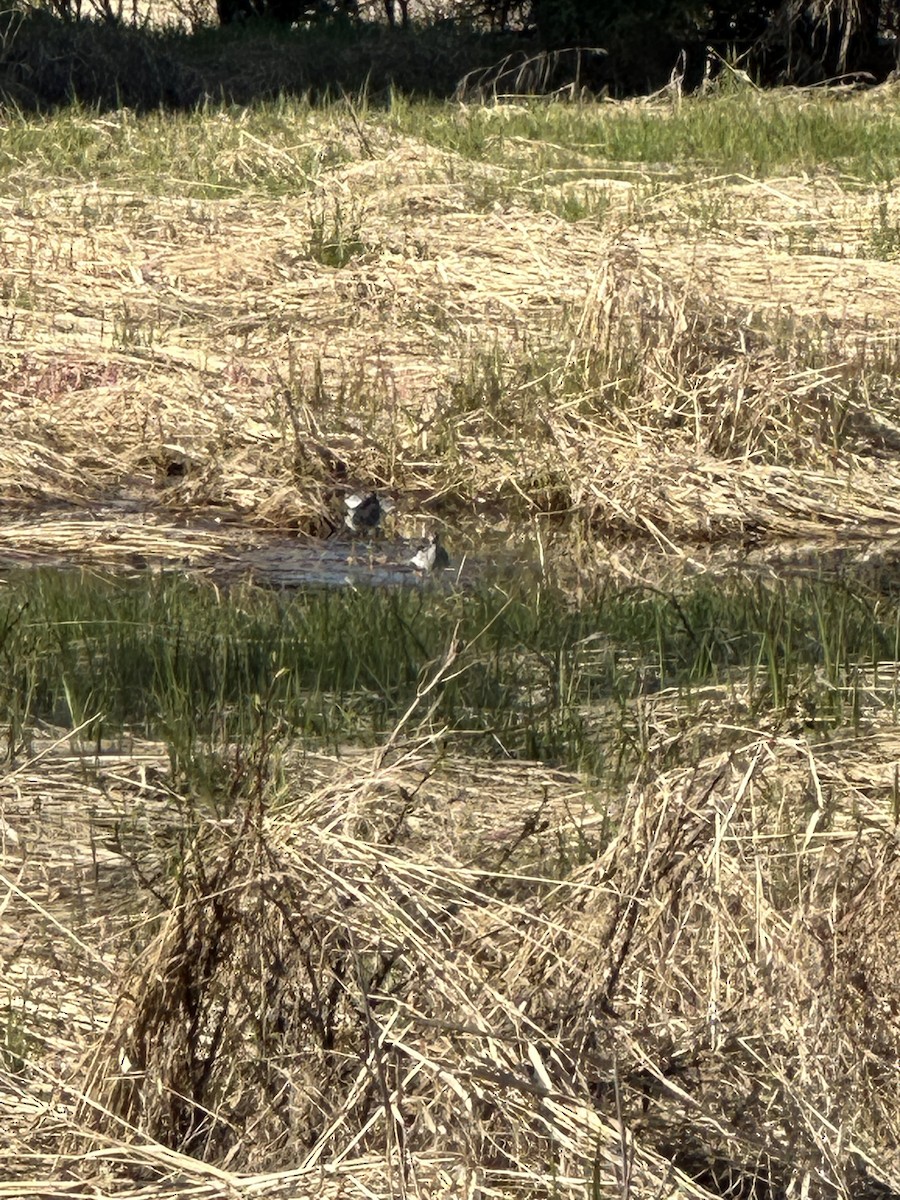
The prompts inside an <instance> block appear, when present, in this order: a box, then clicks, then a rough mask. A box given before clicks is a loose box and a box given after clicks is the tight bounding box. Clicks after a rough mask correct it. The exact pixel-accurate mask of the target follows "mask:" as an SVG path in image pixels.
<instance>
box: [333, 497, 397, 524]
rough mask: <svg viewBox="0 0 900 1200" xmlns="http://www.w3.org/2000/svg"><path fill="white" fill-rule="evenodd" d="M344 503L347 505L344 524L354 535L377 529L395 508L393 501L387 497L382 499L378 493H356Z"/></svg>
mask: <svg viewBox="0 0 900 1200" xmlns="http://www.w3.org/2000/svg"><path fill="white" fill-rule="evenodd" d="M344 503H345V504H346V505H347V512H346V515H345V516H344V523H345V524H346V525H347V528H348V529H351V530H352V531H353V532H354V533H362V532H364V531H365V530H373V529H377V528H378V526H379V525H380V524H381V518H382V517H383V516H385V515H386V514H387V513H389V512H392V511H393V508H394V502H393V500H391V499H390V498H389V497H387V496H385V497H384V498H383V499H380V498H379V496H378V493H377V492H354V494H353V495H352V496H348V497H347V499H346V500H345V501H344Z"/></svg>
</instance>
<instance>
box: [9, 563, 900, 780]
mask: <svg viewBox="0 0 900 1200" xmlns="http://www.w3.org/2000/svg"><path fill="white" fill-rule="evenodd" d="M451 644H455V645H457V646H458V647H459V651H458V657H457V659H456V660H455V662H454V663H453V668H452V670H450V671H448V672H447V673H446V676H445V677H444V678H443V679H442V680H441V681H440V682H439V684H438V685H437V686H436V687H434V688H433V689H432V690H431V691H429V692H428V694H427V695H424V694H421V693H422V692H423V691H424V686H425V685H426V684H427V683H428V681H429V680H430V679H431V678H432V677H433V675H434V672H435V671H436V670H437V668H438V665H439V664H440V663H441V661H442V660H443V659H444V656H445V655H446V653H447V651H448V648H449V647H450V646H451ZM898 648H900V609H898V607H897V605H896V604H895V603H894V602H893V601H888V600H885V599H884V598H883V597H880V596H878V595H875V594H869V593H867V592H865V591H864V590H863V589H862V588H852V587H850V586H846V585H844V584H842V583H834V582H831V583H826V582H822V583H795V584H790V583H781V584H777V585H768V584H766V585H762V584H753V583H748V582H746V581H740V580H737V579H735V580H731V581H725V582H723V581H718V582H716V583H712V582H707V581H703V580H700V581H698V582H695V583H693V584H690V585H686V586H685V587H684V588H683V589H682V590H681V591H680V593H679V594H678V595H675V594H672V595H666V594H663V593H662V592H658V591H654V590H651V589H643V588H629V589H624V590H623V589H618V588H615V587H607V588H606V589H603V590H601V591H599V592H598V593H597V594H596V595H595V596H594V597H593V598H592V599H590V600H588V601H586V602H585V603H583V604H582V605H581V606H579V607H573V605H572V604H571V602H570V600H569V599H568V598H567V597H566V596H565V595H563V594H562V593H560V592H558V591H555V590H553V589H550V588H548V587H546V586H540V585H535V586H529V585H528V583H527V581H525V580H523V581H522V582H521V584H520V586H519V588H518V590H515V589H514V590H509V589H504V588H501V587H499V586H496V587H487V586H486V587H484V588H482V589H481V590H477V591H469V592H445V591H442V590H439V589H421V590H420V589H394V590H374V589H373V590H365V591H353V590H328V589H318V590H307V591H300V592H295V593H275V592H265V591H261V590H258V589H256V588H253V587H251V586H245V587H240V588H236V589H234V590H232V591H230V592H220V591H218V590H216V589H214V588H212V587H210V586H206V585H203V584H198V583H193V582H190V581H187V580H184V579H183V578H181V577H178V576H167V575H157V576H153V577H151V578H148V579H143V580H123V579H116V578H106V577H101V576H97V575H94V574H77V573H74V572H73V573H60V572H53V571H37V572H23V573H18V574H14V575H11V576H9V577H7V581H6V587H5V588H4V590H3V592H2V595H0V655H2V662H3V671H2V674H0V717H2V720H3V721H4V722H5V723H6V724H7V725H8V728H9V738H10V742H9V750H10V753H15V752H16V751H17V750H18V749H19V747H20V746H21V744H22V739H23V738H24V737H26V736H27V734H26V730H27V729H28V727H29V726H31V725H32V724H33V723H34V722H35V721H37V720H42V721H46V722H49V723H51V724H54V725H56V726H62V727H63V728H66V729H71V728H75V727H80V728H81V735H80V736H81V737H83V738H93V739H97V740H99V739H101V738H110V737H115V736H117V735H118V734H120V733H121V732H122V731H125V730H127V731H130V732H132V733H136V734H139V735H143V736H147V737H152V738H161V739H163V740H165V741H166V742H167V743H168V745H169V748H170V753H171V756H172V759H173V765H174V766H175V767H177V768H182V767H186V766H188V765H189V764H191V763H192V762H194V761H195V760H196V759H197V758H198V757H200V758H202V757H203V756H208V755H210V754H212V753H213V752H214V751H215V750H216V748H219V747H221V746H223V745H225V744H241V743H250V742H254V741H255V740H256V739H258V737H259V734H260V730H261V729H265V730H266V731H268V733H274V734H277V735H278V736H279V737H280V736H291V737H297V738H300V739H301V741H303V743H304V744H306V745H308V746H310V747H315V748H331V749H339V748H340V747H341V746H342V745H345V744H347V743H349V742H355V743H357V744H359V743H362V744H377V743H379V742H380V741H382V740H383V738H384V737H385V736H386V735H387V734H388V733H389V731H390V730H392V729H393V728H394V727H395V725H396V724H397V722H398V721H399V720H400V718H401V717H402V716H403V714H404V713H406V712H407V711H408V710H409V709H410V708H411V707H412V709H413V714H414V720H413V721H412V722H411V724H410V725H408V726H407V728H408V729H414V728H418V729H419V730H420V731H421V730H423V729H427V730H428V732H434V731H436V730H441V731H443V733H444V734H445V736H447V737H448V738H452V739H458V740H459V741H460V743H461V744H465V745H468V746H470V747H472V748H473V749H474V750H477V751H478V752H480V753H497V754H501V755H504V756H513V757H520V756H521V757H526V758H539V759H544V760H546V761H550V762H553V763H560V764H567V765H571V766H574V767H576V768H579V769H583V770H586V771H588V772H589V773H591V774H594V775H597V776H601V775H608V774H609V773H610V772H619V771H621V770H624V769H625V768H626V767H627V768H628V769H629V770H630V769H633V766H634V761H635V758H636V757H639V756H640V753H641V739H640V730H639V726H640V722H639V720H638V719H637V717H636V714H635V708H636V705H635V703H634V701H635V699H636V698H637V697H638V696H640V695H642V694H646V693H651V692H657V691H659V690H661V689H673V693H672V694H674V695H675V696H676V697H677V698H678V702H679V703H680V704H683V705H685V706H686V708H687V709H688V710H690V706H691V704H692V703H693V700H694V698H695V697H696V696H697V695H699V693H700V689H708V688H710V687H715V688H719V689H721V703H722V707H723V715H724V713H725V711H726V710H727V708H728V705H729V703H736V702H737V701H736V697H737V696H738V693H739V694H740V700H739V704H740V711H741V714H742V717H743V719H744V721H745V722H746V721H750V720H753V719H754V718H756V717H760V716H761V715H762V714H768V715H771V714H772V713H774V714H775V715H776V717H782V718H789V719H797V718H798V717H799V718H801V719H803V720H805V721H806V722H807V723H808V724H815V725H823V726H825V727H833V726H835V725H841V724H844V723H846V722H847V721H848V720H849V721H853V720H855V719H856V715H857V714H858V708H859V706H858V697H856V696H855V694H854V688H856V687H857V685H856V684H854V682H853V680H854V678H855V677H856V676H858V675H859V673H860V672H861V671H863V670H865V669H867V668H869V667H870V666H871V665H872V664H874V663H878V662H882V661H885V660H890V661H894V660H896V659H897V657H898ZM859 686H861V685H859ZM417 696H419V697H420V703H419V705H418V708H416V700H417ZM890 703H892V704H894V703H895V699H894V700H891V701H890ZM423 722H424V724H423Z"/></svg>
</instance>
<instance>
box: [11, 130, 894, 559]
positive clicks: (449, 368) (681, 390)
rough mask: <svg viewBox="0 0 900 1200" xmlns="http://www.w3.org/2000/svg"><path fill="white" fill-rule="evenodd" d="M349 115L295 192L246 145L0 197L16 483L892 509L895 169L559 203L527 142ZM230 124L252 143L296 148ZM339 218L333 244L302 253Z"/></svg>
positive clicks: (865, 532) (77, 493) (137, 495)
mask: <svg viewBox="0 0 900 1200" xmlns="http://www.w3.org/2000/svg"><path fill="white" fill-rule="evenodd" d="M367 120H368V125H367V126H366V133H365V141H364V143H363V142H361V141H360V135H359V133H358V132H357V130H356V128H355V127H354V125H353V123H352V122H350V121H349V120H347V121H346V130H345V133H346V138H345V141H346V145H345V146H344V149H343V151H342V153H341V154H339V155H336V156H334V158H333V159H332V162H333V165H332V166H330V167H326V165H325V163H326V161H327V160H326V159H324V158H323V159H320V160H319V161H318V165H317V174H316V176H315V178H314V179H311V180H310V181H309V182H308V183H307V184H305V185H304V188H305V191H304V194H303V195H301V196H296V195H295V196H290V195H287V196H284V197H282V198H280V199H278V200H277V201H276V200H273V199H271V198H270V197H265V196H263V195H261V194H259V193H258V192H255V191H254V187H253V184H252V181H251V182H249V183H248V182H247V180H249V179H250V176H247V174H246V171H244V172H243V178H244V183H243V184H242V186H243V187H245V188H246V191H245V194H243V195H242V196H241V197H240V198H234V197H232V198H223V199H219V200H210V199H180V198H178V197H176V196H174V195H170V194H163V195H148V194H146V193H142V192H141V191H140V190H136V189H134V188H130V189H129V188H122V187H118V188H115V189H113V188H109V189H100V188H97V187H96V186H95V185H74V186H57V187H55V188H43V189H40V188H39V189H37V190H35V191H33V192H32V194H31V195H30V196H29V199H28V203H27V205H23V204H22V203H21V202H20V201H19V200H15V201H14V200H12V199H7V200H6V201H4V202H3V203H2V207H3V210H4V247H5V255H6V264H7V274H6V278H7V284H6V285H5V286H6V315H5V320H6V325H5V328H6V338H5V340H4V342H3V344H2V345H0V373H2V378H3V389H4V395H5V397H6V403H5V405H4V414H3V415H4V431H3V435H2V438H0V495H2V496H3V498H4V500H5V502H6V504H7V506H9V507H12V508H13V509H16V508H21V507H28V508H34V507H38V508H45V509H46V508H50V507H54V506H59V505H65V504H77V505H83V504H85V503H91V504H94V503H96V502H97V501H99V500H115V501H117V502H129V501H130V502H133V503H135V504H138V505H142V506H144V507H146V506H154V507H157V506H159V507H162V508H164V509H167V510H169V511H172V510H180V511H181V512H188V513H189V512H191V511H195V512H196V511H199V510H208V509H209V508H215V509H216V511H217V512H218V513H219V514H220V515H225V516H226V517H227V516H228V515H229V514H232V515H236V516H237V515H239V516H240V517H241V518H242V519H245V520H248V521H251V522H255V523H257V524H258V525H259V526H260V527H263V528H264V527H267V526H268V527H270V528H271V527H272V526H281V527H283V528H298V529H301V530H305V531H307V532H311V533H316V532H319V531H321V529H322V514H323V511H324V510H327V509H328V506H329V505H330V503H331V499H330V497H332V496H333V495H334V493H335V489H337V491H338V492H340V491H341V490H342V489H345V488H352V487H355V486H360V485H362V484H373V485H379V486H383V487H388V488H391V489H393V490H394V491H396V492H397V493H398V494H399V495H400V496H401V498H402V497H403V496H404V495H406V496H409V497H410V498H411V504H410V505H409V506H407V507H408V508H411V509H412V510H413V512H411V513H410V516H411V518H413V519H411V520H410V521H409V522H408V524H409V530H407V529H406V527H405V526H404V532H411V531H412V530H413V527H414V524H415V521H414V513H415V512H416V511H417V507H418V505H419V504H420V502H421V498H422V497H427V496H428V495H429V493H432V494H434V495H436V496H437V497H439V498H440V500H439V502H438V503H439V506H443V507H444V508H445V510H446V512H447V513H448V514H450V513H453V512H457V513H458V512H461V511H463V510H468V511H469V512H473V511H475V510H476V509H477V507H478V506H479V505H480V506H482V507H483V508H484V510H485V511H488V512H491V513H495V512H496V511H497V510H498V508H499V509H504V510H506V511H508V512H510V513H515V512H523V511H524V512H528V511H543V510H548V509H552V510H554V511H557V512H569V513H574V514H578V515H580V516H582V517H584V518H586V519H587V520H588V521H589V522H590V523H591V525H592V526H593V529H594V531H595V533H596V534H599V535H606V536H615V537H621V536H622V535H625V536H628V537H635V536H638V537H644V536H646V535H647V533H648V532H650V533H651V534H652V530H653V527H656V528H659V529H661V530H663V531H664V532H665V535H666V536H667V537H674V538H675V539H676V540H677V539H678V538H679V537H686V538H689V539H707V538H709V539H723V538H724V539H734V538H741V537H744V536H745V535H746V534H747V533H748V532H750V533H751V534H753V535H754V536H757V535H762V536H768V535H771V536H778V537H782V536H785V535H788V536H791V535H794V534H802V535H803V536H806V535H807V534H809V533H813V532H818V533H822V532H828V533H832V532H834V531H835V530H837V531H839V532H840V533H841V534H844V533H852V532H855V533H858V534H861V535H862V536H865V537H879V536H882V535H883V534H886V533H892V532H893V531H894V530H895V529H896V511H895V508H896V506H895V504H894V500H893V497H894V495H895V494H896V493H897V491H898V487H897V485H898V482H900V481H898V479H897V477H896V472H895V471H894V469H893V466H892V465H891V464H892V458H891V457H889V456H886V455H885V454H884V449H885V448H886V447H889V446H893V445H894V444H895V443H896V442H897V438H898V435H897V432H896V431H897V428H898V427H900V413H895V412H894V411H893V403H892V401H891V398H890V392H889V386H888V385H889V378H890V376H891V373H892V372H893V370H894V366H893V365H892V364H893V362H894V355H895V353H896V344H895V334H894V330H895V328H896V325H897V319H898V316H900V311H898V304H900V301H898V299H897V297H898V295H900V289H898V288H897V287H896V278H895V276H896V269H895V264H894V263H893V262H892V261H877V260H875V259H873V258H872V257H870V254H871V247H872V240H871V239H872V236H874V233H875V232H877V229H878V228H879V225H878V222H879V221H880V222H881V228H883V229H884V228H886V229H887V230H888V231H889V230H890V228H891V227H892V226H891V221H892V220H893V219H894V218H893V217H892V215H891V212H892V210H891V208H890V205H891V204H892V203H893V202H892V201H891V200H890V198H888V199H887V200H885V199H884V197H883V196H880V194H879V193H878V192H877V191H876V190H869V191H865V190H863V189H859V188H855V189H851V188H849V187H845V186H842V184H841V181H839V180H838V179H836V178H825V179H815V180H811V181H809V180H806V181H804V180H799V179H784V180H777V181H767V182H757V181H747V180H745V179H735V180H727V181H726V180H722V179H717V180H709V181H700V182H697V181H694V182H693V183H691V184H690V185H687V184H684V183H679V182H677V181H676V182H669V183H667V184H666V185H665V186H664V187H663V186H660V185H658V184H657V183H655V182H654V181H653V180H652V175H651V176H650V177H649V182H648V177H647V172H646V170H644V172H643V175H644V178H643V180H640V179H639V180H637V181H635V182H634V183H633V184H625V185H622V184H621V183H619V184H617V185H616V186H617V189H621V188H622V187H623V186H624V188H625V193H626V195H627V197H628V199H627V202H624V203H620V202H615V203H611V204H610V205H609V206H607V207H606V208H604V209H603V210H602V211H598V213H597V215H596V216H595V217H594V218H591V219H587V220H584V221H581V222H576V223H572V222H570V221H566V220H563V219H562V218H561V217H560V216H557V215H555V214H554V213H553V212H551V211H547V210H546V209H544V210H543V211H542V210H541V201H540V199H537V200H536V197H540V195H543V194H545V193H543V192H542V191H541V190H540V189H543V188H544V187H545V186H546V181H545V179H544V177H543V176H542V175H541V174H540V172H538V174H536V175H535V177H534V180H532V183H531V185H528V184H527V183H526V182H523V180H522V177H521V174H519V175H516V176H513V175H512V173H511V169H510V167H509V165H508V164H507V162H506V161H504V163H503V164H501V165H498V164H496V163H491V162H488V161H481V162H472V161H469V160H464V159H462V158H461V157H460V156H458V155H455V154H453V153H451V152H450V151H446V150H437V149H435V148H433V147H429V146H427V145H426V144H425V143H423V142H422V141H421V140H420V139H415V138H409V137H405V136H401V135H400V134H398V133H396V132H391V131H390V129H389V127H387V126H384V125H380V124H379V123H378V120H377V119H374V118H372V117H368V118H367ZM328 122H329V123H328V139H330V141H329V143H328V144H329V145H330V144H331V141H333V140H334V138H335V137H337V136H338V134H339V132H340V130H339V128H338V126H337V125H335V120H334V117H333V116H331V117H329V118H328ZM103 124H104V123H103V122H98V123H97V125H98V128H97V130H96V134H97V136H98V137H102V136H104V131H103V128H101V126H102V125H103ZM106 124H108V122H106ZM308 125H309V127H304V129H303V130H302V132H301V136H300V137H299V139H298V144H297V146H296V148H295V150H294V151H293V153H294V155H295V158H296V160H297V161H298V162H299V160H300V159H301V158H303V159H304V161H305V156H306V157H308V155H309V153H310V152H311V146H312V145H313V143H314V142H315V132H314V130H313V129H312V127H311V123H309V122H308ZM244 140H245V142H246V149H247V152H248V153H251V152H252V153H253V154H256V155H259V156H261V157H260V163H261V164H264V163H265V162H266V161H267V160H268V159H270V158H273V156H274V159H275V160H277V162H275V163H274V165H275V166H278V164H279V163H281V162H282V160H283V159H284V158H285V156H287V157H288V158H290V156H291V151H288V150H286V149H283V148H281V147H280V146H275V145H273V146H270V147H268V148H267V147H266V146H265V145H264V144H260V143H259V139H250V138H249V132H248V134H247V137H246V138H245V139H244ZM326 140H327V139H326ZM354 146H355V152H356V154H357V157H356V159H355V160H353V159H351V160H348V157H347V156H348V155H350V154H352V153H353V150H354ZM234 152H236V151H233V150H231V149H227V150H226V149H223V151H222V153H226V155H227V154H230V153H234ZM523 152H524V153H525V154H526V156H527V154H528V152H529V151H528V149H527V148H525V149H524V151H523ZM329 153H332V152H331V151H330V152H329ZM537 161H538V160H536V164H537ZM220 168H221V170H222V171H226V170H233V169H234V163H232V164H231V168H228V164H227V163H223V164H220ZM278 169H279V170H281V169H282V168H281V167H278ZM584 169H585V170H587V169H588V165H587V164H586V165H585V167H584ZM595 169H600V170H601V172H602V167H600V168H595ZM239 174H241V173H240V172H239ZM529 187H531V189H532V192H531V195H530V196H529ZM517 195H519V196H521V197H522V198H523V199H526V200H529V201H530V202H529V203H527V204H523V203H521V202H519V201H518V200H517V199H516V196H517ZM479 196H480V197H481V199H480V200H478V197H479ZM546 196H547V198H548V200H550V198H551V197H552V187H551V190H550V191H549V192H546ZM491 197H493V199H491ZM473 200H474V201H475V207H473ZM550 202H551V206H552V200H550ZM885 205H887V206H888V207H887V208H886V207H885ZM804 229H805V230H806V234H803V232H802V231H803V230H804ZM712 231H714V234H715V236H711V232H712ZM801 234H802V237H801ZM807 234H808V235H809V237H807ZM795 236H796V238H798V239H800V240H799V241H794V242H791V240H790V239H791V238H794V237H795ZM804 238H805V239H806V240H805V241H804V240H803V239H804ZM786 239H787V244H788V245H789V246H790V247H792V248H793V249H795V250H808V249H810V247H812V248H813V249H817V250H819V251H821V250H823V249H826V248H827V249H828V253H827V254H823V253H821V252H819V253H799V252H797V253H790V252H787V251H786V249H785V244H786ZM810 239H812V241H810ZM332 243H333V245H334V246H336V247H337V246H342V247H349V251H347V250H341V251H340V253H341V254H344V253H349V258H346V259H345V260H343V265H342V266H340V267H334V266H328V265H325V263H324V261H320V257H321V255H322V253H326V252H327V253H330V251H329V250H328V247H329V245H330V244H332ZM323 247H324V249H323ZM335 252H336V253H337V251H335ZM317 255H318V256H319V257H317ZM486 358H489V359H491V361H493V362H494V363H495V364H496V365H495V367H494V368H493V370H494V377H492V378H488V377H486V376H484V374H483V368H481V367H477V365H476V367H475V369H474V370H473V365H472V364H473V363H475V364H477V363H478V362H479V361H482V362H483V361H485V360H486ZM479 371H482V374H481V375H479ZM509 409H512V410H516V409H518V411H519V416H518V417H515V416H513V417H509V416H508V415H506V414H507V412H508V410H509ZM523 414H524V415H523ZM172 448H175V452H176V453H177V454H178V455H180V456H181V459H182V461H184V462H186V463H187V464H188V469H187V470H186V472H185V473H184V478H183V480H181V482H180V483H179V485H178V486H177V487H173V486H171V480H170V479H168V478H167V477H166V468H167V464H168V463H169V462H170V460H171V456H172V452H173V451H172ZM661 464H662V468H661V466H660V465H661ZM401 511H402V506H401ZM134 550H135V548H134V547H128V546H123V553H126V552H133V551H134Z"/></svg>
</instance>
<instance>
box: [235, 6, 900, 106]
mask: <svg viewBox="0 0 900 1200" xmlns="http://www.w3.org/2000/svg"><path fill="white" fill-rule="evenodd" d="M217 5H218V11H219V17H220V20H221V21H222V23H223V24H226V23H230V22H233V21H235V20H243V19H245V18H247V17H251V16H254V15H258V16H268V17H270V18H273V19H275V20H276V21H280V22H283V23H285V24H292V23H294V22H298V21H309V20H318V19H323V18H325V19H328V18H333V17H339V18H341V19H343V20H351V21H360V20H363V21H367V20H372V19H376V18H377V19H380V20H382V21H384V22H386V23H387V24H388V25H390V26H393V27H402V28H408V27H409V26H410V25H411V24H412V25H413V26H414V25H415V17H416V4H415V0H413V2H412V5H411V4H410V0H379V2H378V3H377V5H374V6H372V5H371V4H370V5H369V6H367V7H365V8H364V9H362V10H361V9H360V7H359V0H217ZM430 11H431V14H432V15H433V14H434V11H435V9H434V7H433V6H432V8H431V10H430ZM441 12H442V16H443V19H445V20H449V21H457V22H459V21H463V22H466V23H468V24H471V25H475V26H476V27H480V28H482V29H485V30H489V31H492V32H495V33H502V32H506V31H515V32H518V33H520V34H521V35H523V37H527V38H530V39H531V40H532V41H533V42H534V44H535V45H537V46H539V47H542V48H544V49H548V50H558V49H562V48H568V47H577V46H582V47H586V46H590V47H598V48H602V49H603V50H604V51H605V59H606V60H607V63H608V66H607V70H608V72H611V73H612V74H613V76H615V77H617V79H618V82H619V84H620V85H624V87H625V88H626V89H628V90H630V89H631V88H640V87H641V86H642V85H646V84H648V83H650V82H652V81H658V80H659V78H660V73H661V72H663V71H666V72H668V71H671V69H672V66H673V65H674V64H675V62H676V61H677V60H679V58H680V60H681V62H682V63H683V64H684V65H685V73H686V78H685V83H686V86H688V87H690V86H691V85H692V84H696V83H698V82H699V81H700V79H702V77H703V75H704V72H705V71H706V70H707V69H708V64H709V62H710V61H711V57H712V58H721V59H728V60H730V61H737V62H738V63H739V64H740V65H741V66H743V67H744V68H745V69H747V70H748V71H749V72H750V73H751V74H752V75H753V76H754V77H756V78H757V79H758V80H759V81H760V82H763V83H777V82H794V83H809V82H816V81H821V80H823V79H831V78H837V77H841V76H846V75H852V74H866V73H868V74H871V75H873V76H874V77H876V78H883V77H884V76H885V75H886V74H887V73H888V72H889V71H890V70H891V69H893V68H894V67H895V66H896V51H895V47H896V35H897V32H898V28H900V0H706V2H704V0H446V3H445V4H444V5H443V6H442V9H441ZM411 18H412V20H411ZM710 51H712V52H713V55H712V56H710Z"/></svg>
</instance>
